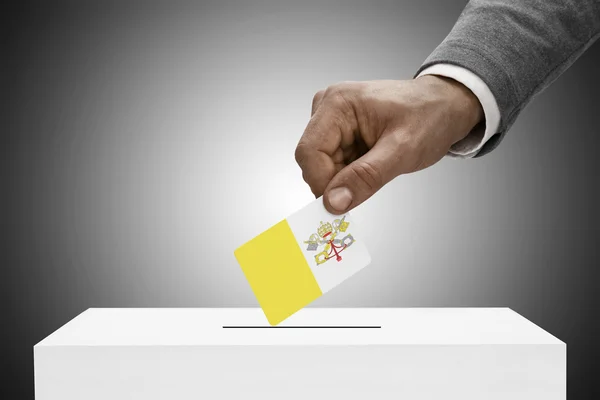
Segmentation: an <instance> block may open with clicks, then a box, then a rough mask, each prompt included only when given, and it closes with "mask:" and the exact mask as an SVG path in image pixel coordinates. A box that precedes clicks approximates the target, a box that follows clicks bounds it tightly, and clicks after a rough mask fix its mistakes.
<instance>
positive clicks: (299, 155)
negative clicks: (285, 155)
mask: <svg viewBox="0 0 600 400" xmlns="http://www.w3.org/2000/svg"><path fill="white" fill-rule="evenodd" d="M294 158H295V159H296V163H297V164H298V165H300V166H301V167H302V163H303V161H304V159H305V158H306V145H305V144H304V143H302V142H300V143H298V145H297V146H296V150H295V151H294Z"/></svg>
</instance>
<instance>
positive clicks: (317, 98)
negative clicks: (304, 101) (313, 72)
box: [312, 90, 325, 107]
mask: <svg viewBox="0 0 600 400" xmlns="http://www.w3.org/2000/svg"><path fill="white" fill-rule="evenodd" d="M324 95H325V90H319V91H318V92H317V93H315V95H314V96H313V99H312V103H313V107H314V106H315V105H316V104H317V103H319V102H320V101H321V99H322V98H323V96H324Z"/></svg>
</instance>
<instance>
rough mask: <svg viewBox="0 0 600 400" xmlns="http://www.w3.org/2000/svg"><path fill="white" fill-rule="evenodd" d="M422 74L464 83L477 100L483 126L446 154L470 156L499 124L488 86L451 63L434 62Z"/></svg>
mask: <svg viewBox="0 0 600 400" xmlns="http://www.w3.org/2000/svg"><path fill="white" fill-rule="evenodd" d="M423 75H439V76H444V77H446V78H451V79H454V80H455V81H457V82H460V83H462V84H463V85H465V86H466V87H467V88H468V89H469V90H470V91H471V92H473V94H474V95H475V96H476V97H477V99H478V100H479V103H481V107H482V108H483V114H484V115H485V124H484V125H485V126H482V125H479V126H478V127H477V128H475V129H474V130H473V131H472V132H470V133H469V135H468V136H467V137H465V138H464V139H463V140H461V141H459V142H457V143H455V144H454V145H453V146H452V147H451V148H450V152H449V154H448V156H450V157H454V158H472V157H473V156H475V155H476V154H477V153H478V152H479V150H481V148H482V147H483V145H484V144H485V143H486V142H487V141H488V140H489V139H490V138H491V137H492V136H493V135H494V134H495V133H496V130H497V129H498V125H499V124H500V110H499V108H498V103H497V102H496V98H495V97H494V95H493V94H492V92H491V90H490V88H489V87H488V86H487V85H486V84H485V82H484V81H482V80H481V78H480V77H478V76H477V75H475V74H474V73H472V72H471V71H469V70H468V69H465V68H462V67H459V66H456V65H451V64H435V65H432V66H431V67H429V68H426V69H425V70H423V71H422V72H421V73H420V74H419V76H417V78H418V77H420V76H423Z"/></svg>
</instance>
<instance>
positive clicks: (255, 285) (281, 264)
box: [234, 220, 323, 325]
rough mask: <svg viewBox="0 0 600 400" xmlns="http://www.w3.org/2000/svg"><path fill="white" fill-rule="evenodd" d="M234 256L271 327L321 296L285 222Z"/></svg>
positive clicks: (239, 250)
mask: <svg viewBox="0 0 600 400" xmlns="http://www.w3.org/2000/svg"><path fill="white" fill-rule="evenodd" d="M234 254H235V257H236V258H237V260H238V263H239V264H240V266H241V268H242V271H243V272H244V275H245V276H246V279H247V280H248V283H249V284H250V286H251V288H252V291H253V292H254V294H255V296H256V299H257V300H258V303H259V304H260V307H261V308H262V309H263V312H264V313H265V316H266V317H267V320H268V321H269V323H270V324H271V325H277V324H279V323H280V322H281V321H283V320H285V319H286V318H288V317H289V316H291V315H292V314H294V313H295V312H297V311H298V310H300V309H302V308H304V307H305V306H306V305H308V304H309V303H311V302H312V301H314V300H316V299H317V298H319V297H320V296H321V295H322V294H323V292H322V291H321V288H320V287H319V284H318V283H317V280H316V278H315V276H314V274H313V272H312V271H311V268H310V266H309V264H308V262H307V260H306V258H305V256H304V254H303V253H302V250H301V248H300V246H299V244H298V241H297V239H296V237H295V236H294V233H293V232H292V229H291V228H290V225H289V223H288V221H287V220H283V221H281V222H280V223H278V224H276V225H274V226H273V227H271V228H270V229H268V230H266V231H265V232H263V233H261V234H260V235H258V236H257V237H255V238H254V239H252V240H250V241H249V242H247V243H246V244H244V245H243V246H241V247H239V248H238V249H237V250H236V251H235V252H234Z"/></svg>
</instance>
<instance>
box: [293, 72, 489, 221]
mask: <svg viewBox="0 0 600 400" xmlns="http://www.w3.org/2000/svg"><path fill="white" fill-rule="evenodd" d="M483 118H484V115H483V109H482V108H481V105H480V104H479V101H478V100H477V97H475V95H474V94H473V93H472V92H471V91H470V90H469V89H467V88H466V87H465V86H463V85H462V84H460V83H458V82H457V81H454V80H451V79H447V78H443V77H438V76H423V77H420V78H417V79H413V80H408V81H370V82H344V83H340V84H336V85H333V86H330V87H329V88H327V90H324V91H320V92H318V93H317V94H316V95H315V96H314V98H313V104H312V117H311V119H310V122H309V123H308V126H307V127H306V130H305V131H304V134H303V135H302V138H301V139H300V141H299V143H298V146H297V148H296V153H295V156H296V161H297V162H298V165H299V166H300V168H301V169H302V176H303V178H304V180H305V181H306V183H308V185H309V186H310V188H311V190H312V192H313V194H314V195H315V197H319V196H323V198H324V205H325V208H326V209H327V210H328V211H329V212H331V213H333V214H336V215H339V214H342V213H345V212H347V211H349V210H351V209H353V208H355V207H356V206H358V205H359V204H361V203H363V202H364V201H365V200H367V199H368V198H370V197H371V196H372V195H373V194H374V193H375V192H377V191H378V190H379V189H381V188H382V187H383V186H384V185H385V184H387V183H388V182H390V181H391V180H393V179H394V178H396V177H397V176H399V175H401V174H407V173H411V172H415V171H419V170H422V169H424V168H427V167H429V166H431V165H433V164H435V163H437V162H438V161H439V160H441V159H442V157H444V155H446V154H447V153H448V150H449V149H450V147H451V146H452V145H453V144H454V143H456V142H458V141H460V140H461V139H463V138H465V137H466V136H467V135H468V134H469V132H470V131H471V130H472V129H473V128H474V127H475V126H476V125H477V124H478V123H479V122H481V121H482V120H483Z"/></svg>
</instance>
